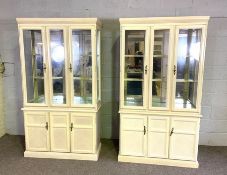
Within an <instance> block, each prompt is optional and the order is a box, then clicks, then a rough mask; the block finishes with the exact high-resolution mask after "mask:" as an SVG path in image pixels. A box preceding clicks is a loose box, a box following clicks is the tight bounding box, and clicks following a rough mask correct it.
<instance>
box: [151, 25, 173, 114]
mask: <svg viewBox="0 0 227 175" xmlns="http://www.w3.org/2000/svg"><path fill="white" fill-rule="evenodd" d="M151 33H152V36H153V37H152V41H151V50H153V52H151V59H150V64H151V65H150V67H151V71H150V72H151V74H150V78H151V79H150V88H149V89H150V92H149V93H150V95H151V98H149V104H150V105H149V106H150V108H152V109H158V110H162V109H167V108H169V98H170V96H169V94H170V91H169V89H170V85H169V84H170V76H169V75H170V69H169V67H170V60H171V59H172V48H173V29H172V28H169V27H165V28H164V27H163V28H155V29H154V30H151Z"/></svg>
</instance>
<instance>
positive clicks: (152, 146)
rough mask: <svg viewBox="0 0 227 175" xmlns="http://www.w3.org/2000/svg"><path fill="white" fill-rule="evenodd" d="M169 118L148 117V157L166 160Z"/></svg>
mask: <svg viewBox="0 0 227 175" xmlns="http://www.w3.org/2000/svg"><path fill="white" fill-rule="evenodd" d="M168 149H169V118H168V117H155V116H150V117H148V157H158V158H168Z"/></svg>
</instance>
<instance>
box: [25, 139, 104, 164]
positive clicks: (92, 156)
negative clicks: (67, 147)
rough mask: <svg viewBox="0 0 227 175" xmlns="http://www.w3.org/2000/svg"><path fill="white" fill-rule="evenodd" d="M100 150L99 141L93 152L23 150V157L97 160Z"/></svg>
mask: <svg viewBox="0 0 227 175" xmlns="http://www.w3.org/2000/svg"><path fill="white" fill-rule="evenodd" d="M100 151H101V143H99V145H98V148H97V150H96V152H95V153H94V154H90V153H89V154H86V153H84V154H77V153H59V152H34V151H25V152H24V157H36V158H51V159H71V160H90V161H97V160H98V158H99V154H100Z"/></svg>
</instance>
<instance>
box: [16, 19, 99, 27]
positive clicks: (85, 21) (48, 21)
mask: <svg viewBox="0 0 227 175" xmlns="http://www.w3.org/2000/svg"><path fill="white" fill-rule="evenodd" d="M16 20H17V23H18V25H21V24H70V25H72V24H89V25H91V24H93V25H98V26H101V21H100V20H99V19H98V18H16Z"/></svg>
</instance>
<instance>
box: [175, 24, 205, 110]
mask: <svg viewBox="0 0 227 175" xmlns="http://www.w3.org/2000/svg"><path fill="white" fill-rule="evenodd" d="M180 29H202V36H201V46H200V47H201V48H200V58H199V73H198V82H199V83H198V86H197V99H196V108H195V109H179V108H176V107H175V102H174V100H175V98H174V97H175V96H176V75H177V73H176V74H175V75H174V76H173V86H172V94H173V95H172V97H173V98H172V110H173V111H184V112H199V113H200V112H201V101H202V84H203V74H204V62H205V58H204V57H205V46H206V32H207V25H199V24H197V25H177V26H176V30H175V32H176V33H175V55H174V62H173V66H174V65H175V66H176V65H177V53H178V37H179V30H180ZM172 69H174V68H172ZM176 72H177V66H176Z"/></svg>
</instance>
